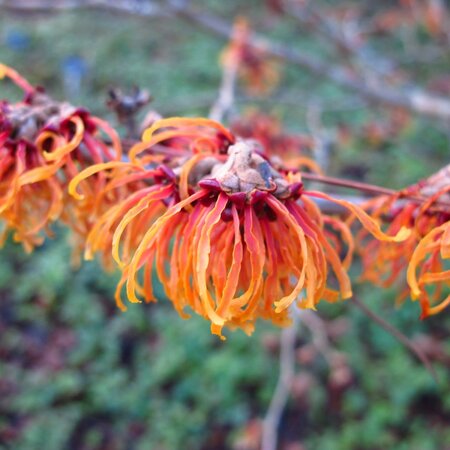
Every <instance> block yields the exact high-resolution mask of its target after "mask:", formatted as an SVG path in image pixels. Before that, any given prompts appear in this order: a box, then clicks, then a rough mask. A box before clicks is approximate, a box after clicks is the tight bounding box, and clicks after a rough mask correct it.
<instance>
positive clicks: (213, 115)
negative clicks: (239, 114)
mask: <svg viewBox="0 0 450 450" xmlns="http://www.w3.org/2000/svg"><path fill="white" fill-rule="evenodd" d="M238 69H239V60H238V58H230V60H229V61H228V62H227V63H224V65H223V69H222V82H221V84H220V88H219V95H218V97H217V99H216V101H215V102H214V105H213V106H212V108H211V111H210V113H209V117H210V119H213V120H217V121H218V122H222V121H223V119H224V118H225V117H226V116H227V115H228V114H229V113H230V112H231V109H232V108H233V104H234V98H235V89H236V80H237V72H238Z"/></svg>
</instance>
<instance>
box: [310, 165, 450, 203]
mask: <svg viewBox="0 0 450 450" xmlns="http://www.w3.org/2000/svg"><path fill="white" fill-rule="evenodd" d="M302 178H303V179H304V180H310V181H315V182H317V183H323V184H328V185H331V186H339V187H343V188H348V189H354V190H357V191H360V192H366V193H367V194H372V195H389V196H391V195H396V194H398V192H397V191H395V190H393V189H389V188H385V187H382V186H376V185H374V184H368V183H362V182H361V181H353V180H345V179H343V178H335V177H329V176H325V175H317V174H314V173H306V172H302ZM401 198H402V199H408V200H411V201H413V202H416V203H419V204H420V203H425V202H427V201H428V200H429V198H428V196H424V195H413V194H411V195H409V194H407V193H403V194H402V196H401ZM434 208H443V209H444V210H446V211H447V210H448V209H449V208H450V204H449V203H448V202H445V201H442V200H441V201H436V202H435V203H434Z"/></svg>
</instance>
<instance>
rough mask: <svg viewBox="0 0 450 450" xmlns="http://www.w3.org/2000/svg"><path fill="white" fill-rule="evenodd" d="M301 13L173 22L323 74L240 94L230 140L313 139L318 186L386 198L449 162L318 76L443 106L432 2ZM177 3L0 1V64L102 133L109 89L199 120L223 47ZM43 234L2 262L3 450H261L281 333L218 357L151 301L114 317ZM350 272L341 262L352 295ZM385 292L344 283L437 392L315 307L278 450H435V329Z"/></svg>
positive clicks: (442, 351) (419, 124)
mask: <svg viewBox="0 0 450 450" xmlns="http://www.w3.org/2000/svg"><path fill="white" fill-rule="evenodd" d="M307 3H308V2H306V1H290V2H283V1H282V0H265V1H264V0H247V1H246V2H242V1H238V0H228V1H226V2H224V1H221V0H207V1H192V2H191V3H190V4H189V5H188V6H187V7H188V8H197V9H195V12H196V13H197V14H198V15H197V17H200V16H201V15H203V14H210V15H214V16H215V17H219V18H220V19H221V20H223V21H225V22H226V23H227V24H229V25H231V24H232V23H233V21H234V19H235V18H236V17H237V16H243V17H245V18H247V20H248V21H249V23H250V26H251V28H252V29H254V30H255V31H257V32H258V33H260V34H261V35H263V36H265V37H266V38H267V39H269V40H270V41H271V42H276V43H278V44H280V45H281V46H284V48H287V49H288V50H290V51H295V52H297V53H296V54H299V55H303V56H304V57H306V58H313V59H314V60H318V61H320V62H321V64H324V70H322V73H321V74H319V73H318V71H316V72H314V70H313V71H311V70H310V68H308V67H307V64H304V65H303V66H301V65H298V64H289V63H287V62H286V61H284V60H282V59H278V60H277V61H275V64H276V71H277V82H276V83H275V82H274V83H273V85H272V86H270V89H268V90H267V91H266V92H254V90H252V89H248V86H246V85H245V83H241V84H238V86H237V89H236V96H235V99H234V100H235V101H234V104H233V108H232V111H231V113H230V114H229V116H228V117H227V120H228V123H230V122H233V120H239V119H238V117H248V115H249V114H251V113H252V112H255V111H259V112H262V113H264V114H267V115H269V116H270V117H271V118H272V120H273V121H274V122H276V123H279V124H280V126H281V124H282V126H283V127H284V129H285V130H286V131H285V132H286V133H290V134H292V135H296V134H298V135H302V136H304V135H307V136H312V138H314V139H316V140H317V142H319V143H320V145H321V148H323V149H324V151H325V153H326V158H325V161H326V165H327V170H328V173H329V174H330V175H334V176H343V177H347V178H353V179H357V180H363V181H366V182H370V183H376V184H380V185H382V186H386V187H389V188H393V189H397V188H402V187H405V186H407V185H408V184H411V183H414V182H416V181H417V180H419V179H421V178H424V177H427V176H429V175H431V174H432V173H433V172H435V171H437V170H438V169H439V168H441V167H443V166H444V165H445V164H448V162H449V159H450V158H449V155H450V125H449V124H450V120H449V118H448V117H446V118H445V117H444V118H441V117H439V116H438V115H435V114H421V113H420V111H419V113H418V114H417V111H414V110H411V108H397V107H396V105H395V104H393V103H392V102H391V103H390V104H385V103H383V102H376V103H374V102H372V100H374V98H373V96H372V97H371V98H370V96H369V97H368V96H364V95H359V93H360V92H359V91H358V89H356V90H353V89H351V88H350V89H349V88H348V86H347V88H345V87H344V88H343V86H342V85H340V84H339V83H336V80H335V79H334V78H333V73H334V72H333V71H335V70H336V67H338V68H340V69H341V70H342V72H343V73H344V74H348V75H349V76H350V77H353V76H355V77H356V76H358V77H360V78H361V79H362V80H363V81H364V83H365V85H368V86H369V87H370V86H372V87H373V86H375V88H376V89H378V90H379V89H381V91H382V92H386V93H390V92H393V91H395V92H401V93H402V95H403V94H404V95H405V96H407V95H409V94H410V93H414V92H416V91H417V89H419V88H420V89H421V90H422V91H424V90H426V92H427V93H430V94H431V95H433V96H436V97H438V98H442V99H445V98H449V96H450V28H449V18H450V9H449V8H448V7H447V6H446V2H445V1H444V0H442V1H436V0H396V1H392V0H391V1H387V0H386V1H378V2H370V1H354V2H352V1H346V0H342V1H341V0H339V1H325V0H324V1H318V2H311V3H312V4H313V5H314V8H315V10H314V14H318V16H314V15H312V16H308V15H307V14H306V10H305V9H304V8H305V7H306V6H308V5H307ZM286 4H288V6H286ZM174 5H175V6H174ZM184 5H185V4H184V3H183V4H182V3H179V2H178V3H176V4H174V3H173V2H172V3H167V4H166V3H164V2H159V3H158V2H155V3H154V2H149V1H146V0H141V1H134V2H132V1H130V2H126V1H118V2H112V1H111V2H107V1H97V2H90V1H79V2H74V1H70V2H69V1H57V0H54V1H41V2H40V1H38V0H36V1H20V0H17V1H9V2H8V1H2V2H0V61H1V62H3V63H5V64H8V65H10V66H12V67H14V68H15V69H16V70H18V71H19V72H20V73H21V74H22V75H23V76H25V77H26V78H27V79H28V80H29V81H30V82H31V83H33V84H38V85H42V86H44V87H45V88H46V90H47V91H48V92H49V93H50V94H51V95H52V96H54V97H55V98H57V99H66V100H68V101H70V102H71V103H73V104H75V105H80V106H83V107H86V108H89V109H90V110H91V111H92V112H93V113H95V114H96V115H99V116H101V117H104V118H106V119H108V120H109V121H111V122H112V123H113V124H115V125H117V123H116V122H115V116H114V114H113V113H112V112H111V111H109V110H108V109H107V107H106V99H107V91H108V89H109V88H110V87H121V88H123V89H124V90H130V89H131V88H132V86H133V85H137V86H139V87H141V88H145V89H148V90H149V91H150V93H151V94H152V96H153V98H154V100H153V102H152V104H151V107H152V108H154V109H155V110H157V111H158V112H159V113H160V114H162V115H164V116H169V115H182V116H197V115H202V116H205V115H208V113H209V110H210V108H211V106H212V104H213V103H214V102H215V100H216V98H217V95H218V90H219V86H220V84H221V79H222V68H221V65H220V64H219V57H220V54H221V52H222V50H223V48H224V47H225V45H226V44H227V41H226V39H224V38H223V37H220V36H217V35H215V34H214V33H211V32H210V31H208V30H206V29H205V28H204V27H203V26H202V25H201V24H200V23H199V22H197V21H196V20H195V19H194V20H192V17H191V18H189V17H188V16H189V15H186V14H183V13H180V11H179V10H178V9H176V8H184ZM174 11H175V12H174ZM308 11H309V10H308ZM298 13H299V14H298ZM309 13H310V12H309ZM194 16H195V14H194ZM208 17H210V16H208ZM210 18H211V17H210ZM324 24H325V25H324ZM327 27H328V28H327ZM330 30H331V31H330ZM336 31H337V32H338V34H335V35H334V37H333V34H332V33H333V32H336ZM330 33H331V34H330ZM339 36H340V37H344V38H345V39H344V40H343V41H342V42H339V39H338V37H339ZM346 42H347V44H348V48H345V43H346ZM350 44H351V45H350ZM342 47H344V48H342ZM319 75H320V76H319ZM355 79H357V78H355ZM380 82H382V83H381V84H380ZM0 90H1V95H0V97H1V98H2V99H4V98H8V99H18V98H19V96H20V92H18V89H17V88H15V87H14V86H13V85H12V84H10V83H7V82H2V83H1V85H0ZM375 100H376V99H375ZM400 103H401V102H400ZM119 129H120V126H119ZM55 232H56V233H55V234H56V236H55V238H54V239H49V240H47V241H46V243H45V244H44V245H43V246H42V247H40V248H38V249H36V250H35V251H34V253H33V254H31V255H26V254H25V253H24V252H23V250H22V249H21V247H20V246H18V245H15V244H13V243H11V242H8V243H7V244H6V245H5V247H4V248H3V249H2V251H1V254H0V255H1V257H0V336H1V338H0V448H1V449H14V450H44V449H45V450H63V449H64V450H65V449H69V450H122V449H126V450H147V449H157V450H172V449H173V450H176V449H196V450H197V449H198V450H208V449H213V450H215V449H218V450H220V449H233V450H257V449H259V448H260V444H259V442H260V439H261V433H262V421H263V419H264V417H265V415H266V411H267V409H268V406H269V403H270V400H271V397H272V394H273V391H274V388H275V385H276V382H277V378H278V372H279V347H280V330H279V329H276V328H275V327H273V326H271V325H268V324H264V323H259V325H258V327H257V331H256V332H255V333H254V335H253V336H251V337H248V336H246V335H244V334H243V333H242V332H235V333H229V334H228V335H227V340H226V341H225V342H221V341H219V340H218V339H217V337H215V336H212V335H210V331H209V324H208V323H207V322H206V321H204V320H202V319H200V318H198V317H192V318H191V319H190V320H187V321H184V320H182V319H181V318H179V317H178V315H177V314H176V313H175V311H173V309H172V307H171V305H170V304H169V302H165V301H164V300H162V301H161V302H159V303H158V304H156V305H144V304H139V305H132V306H130V307H129V309H128V311H127V312H126V313H121V312H119V310H118V309H117V308H116V306H115V303H114V300H113V290H114V285H115V282H116V280H117V279H118V276H117V274H114V273H113V274H105V273H104V272H103V271H102V270H101V269H100V266H99V265H98V264H97V263H95V262H88V263H85V264H84V265H83V266H82V267H81V268H80V269H74V268H72V267H71V266H70V264H69V263H68V261H69V260H70V249H69V246H68V244H67V237H66V235H65V232H64V230H63V229H58V228H56V229H55ZM359 273H360V271H359V267H358V263H356V264H355V267H354V276H353V278H354V279H355V280H357V279H358V276H359ZM399 289H400V290H401V288H399ZM399 289H395V288H391V289H388V290H381V289H375V288H374V287H373V286H370V285H367V284H364V283H358V282H355V295H356V297H357V298H358V299H360V300H361V301H363V302H364V303H365V304H366V305H367V306H369V307H370V308H371V309H372V310H373V311H375V312H377V313H378V314H379V315H381V316H383V317H384V318H385V319H386V320H388V321H389V322H390V323H391V324H393V325H394V326H395V327H396V328H397V329H398V330H400V331H401V332H402V333H404V334H405V335H407V336H409V337H410V338H411V340H412V341H413V342H414V343H415V344H416V345H417V346H419V347H420V348H421V349H422V351H423V352H425V353H426V354H427V356H428V357H429V359H430V360H431V361H432V363H433V365H434V367H435V370H436V372H437V375H438V379H439V383H438V384H436V382H435V381H434V380H433V378H432V377H431V376H430V374H429V373H428V372H427V371H426V369H425V368H424V367H423V365H422V364H421V363H420V362H419V361H418V360H417V359H416V358H415V356H414V355H413V354H411V352H409V351H408V350H407V349H406V348H405V347H403V346H402V345H401V344H400V343H399V342H398V341H397V340H396V339H395V338H394V337H392V336H391V335H390V334H388V333H387V332H386V331H385V330H384V329H382V328H380V326H379V325H377V324H376V323H374V322H373V321H372V320H370V319H369V318H368V317H367V316H366V315H365V314H363V312H362V311H361V310H360V309H358V308H356V307H355V305H354V304H352V301H351V300H350V301H347V302H345V303H343V304H339V305H329V304H323V305H320V307H319V311H318V312H317V314H316V315H315V316H313V318H311V316H308V317H309V320H308V321H307V322H308V323H305V324H303V323H302V320H301V318H300V324H299V327H298V334H297V337H296V340H295V348H294V363H295V373H294V377H293V383H292V389H291V392H290V396H289V401H288V403H287V405H286V408H285V409H284V411H283V414H282V417H281V423H280V427H279V429H278V440H279V447H278V448H279V449H282V450H306V449H308V450H309V449H371V450H372V449H373V450H375V449H383V448H395V449H399V450H403V449H404V450H406V449H408V450H410V449H420V450H428V449H429V450H435V449H443V450H445V449H450V427H449V426H448V425H449V423H450V387H449V386H450V385H449V382H450V373H449V367H450V341H449V339H448V338H449V336H450V331H449V330H450V317H449V315H448V314H446V313H445V312H444V313H442V314H441V315H438V316H436V317H432V318H430V319H428V320H426V321H423V322H422V321H420V320H419V315H420V311H419V307H418V305H417V304H415V303H411V302H409V300H406V302H405V304H404V305H403V306H402V308H397V307H396V299H397V298H398V293H399ZM160 298H163V294H162V292H160Z"/></svg>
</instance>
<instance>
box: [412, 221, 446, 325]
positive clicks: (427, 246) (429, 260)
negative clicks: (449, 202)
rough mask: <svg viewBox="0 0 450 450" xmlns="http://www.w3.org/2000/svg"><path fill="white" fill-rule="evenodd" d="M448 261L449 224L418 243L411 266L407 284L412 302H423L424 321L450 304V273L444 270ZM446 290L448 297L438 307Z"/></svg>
mask: <svg viewBox="0 0 450 450" xmlns="http://www.w3.org/2000/svg"><path fill="white" fill-rule="evenodd" d="M448 259H450V221H447V222H445V223H444V224H442V225H440V226H438V227H436V228H434V229H432V230H431V231H430V232H429V233H428V234H427V235H426V236H425V237H424V238H423V239H422V240H421V241H420V242H419V244H418V245H417V247H416V249H415V250H414V253H413V255H412V257H411V261H410V263H409V266H408V275H407V277H408V284H409V287H410V288H411V294H412V298H413V300H417V299H418V300H419V302H420V306H421V308H422V318H425V317H428V316H430V315H434V314H438V313H439V312H441V311H442V310H443V309H444V308H446V307H447V306H448V305H449V304H450V294H449V293H448V291H449V289H448V288H449V287H450V270H445V262H446V260H448ZM447 267H448V264H447ZM418 269H419V276H417V270H418ZM430 287H431V289H430ZM444 288H446V294H445V295H446V297H445V298H444V300H442V301H440V302H438V303H437V304H435V303H436V302H437V299H439V298H440V297H441V296H442V294H443V289H444Z"/></svg>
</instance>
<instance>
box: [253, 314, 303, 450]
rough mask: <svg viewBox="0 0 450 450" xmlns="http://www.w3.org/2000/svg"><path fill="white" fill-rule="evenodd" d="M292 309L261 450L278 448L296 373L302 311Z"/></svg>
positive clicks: (283, 331)
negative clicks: (280, 428)
mask: <svg viewBox="0 0 450 450" xmlns="http://www.w3.org/2000/svg"><path fill="white" fill-rule="evenodd" d="M291 311H292V325H291V326H290V327H288V328H283V330H282V331H281V336H280V373H279V376H278V382H277V385H276V387H275V391H274V393H273V396H272V399H271V401H270V405H269V409H268V410H267V413H266V417H265V418H264V422H263V427H262V439H261V450H276V449H277V444H278V428H279V425H280V421H281V417H282V415H283V411H284V409H285V407H286V404H287V401H288V399H289V394H290V391H291V386H292V381H293V378H294V373H295V341H296V337H297V331H298V324H299V318H300V312H299V311H298V310H296V309H291Z"/></svg>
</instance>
